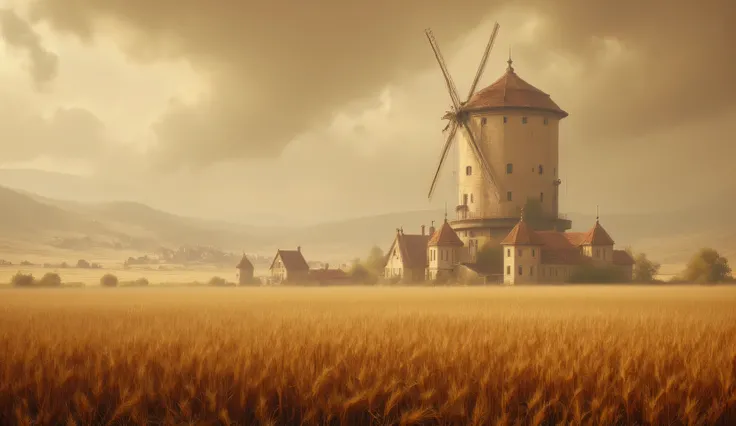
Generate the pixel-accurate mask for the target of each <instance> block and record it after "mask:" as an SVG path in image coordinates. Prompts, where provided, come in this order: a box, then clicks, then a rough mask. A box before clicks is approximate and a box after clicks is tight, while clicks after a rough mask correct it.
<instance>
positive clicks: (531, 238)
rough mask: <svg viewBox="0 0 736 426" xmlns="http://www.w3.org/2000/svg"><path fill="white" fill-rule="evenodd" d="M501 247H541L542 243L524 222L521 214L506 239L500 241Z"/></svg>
mask: <svg viewBox="0 0 736 426" xmlns="http://www.w3.org/2000/svg"><path fill="white" fill-rule="evenodd" d="M501 245H502V246H541V245H544V241H543V240H542V239H541V238H540V237H539V235H537V233H536V232H535V231H534V230H533V229H532V228H531V227H530V226H529V224H528V223H526V221H525V220H524V215H523V214H522V216H521V219H519V223H517V224H516V226H514V229H512V230H511V232H509V234H508V235H507V236H506V238H504V239H503V241H501Z"/></svg>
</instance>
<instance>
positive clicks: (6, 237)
mask: <svg viewBox="0 0 736 426" xmlns="http://www.w3.org/2000/svg"><path fill="white" fill-rule="evenodd" d="M730 196H732V195H731V194H730V193H729V194H724V197H730ZM722 199H723V198H718V199H716V200H713V201H712V202H711V203H710V204H699V205H697V206H695V207H693V208H691V209H683V210H681V211H675V212H666V213H656V214H638V215H610V216H605V217H602V218H601V223H602V224H603V225H604V226H605V227H606V229H608V230H609V232H610V233H611V235H612V236H613V237H614V239H615V240H616V243H617V245H618V246H621V247H625V246H630V247H632V248H633V249H634V250H635V251H645V252H647V253H648V254H649V255H650V257H652V258H654V259H656V260H658V261H660V262H662V263H664V264H681V263H684V262H685V261H686V260H687V258H688V257H689V256H690V255H691V254H692V253H693V252H694V251H695V250H697V249H698V248H700V247H701V246H710V247H714V248H716V249H718V250H719V251H721V252H722V253H723V254H724V255H726V256H730V257H732V258H734V259H736V227H734V226H733V224H732V223H731V218H730V217H729V210H728V209H724V208H722V207H721V206H720V205H719V203H721V204H722V202H721V201H720V200H722ZM0 206H2V207H1V208H0V258H2V256H4V255H5V254H7V253H15V254H18V253H22V252H25V251H29V250H30V249H29V247H44V248H47V249H48V250H60V251H62V252H63V251H65V250H74V251H77V252H94V251H96V250H107V251H110V252H113V253H115V252H117V251H120V252H121V255H120V256H121V258H122V256H123V255H122V252H123V251H125V252H137V253H145V252H150V251H152V250H155V249H156V248H158V247H161V246H166V247H178V246H181V245H205V246H214V247H218V248H221V249H224V250H230V251H234V252H240V251H242V250H244V251H247V252H251V253H259V254H265V255H270V254H271V253H272V252H273V251H274V250H276V249H277V248H291V247H296V246H302V247H303V250H304V252H305V255H306V256H307V257H308V258H310V259H314V260H318V259H319V260H326V261H330V262H345V261H348V260H350V259H352V258H354V257H356V256H362V255H364V254H365V253H367V251H368V249H369V248H370V247H371V246H373V245H379V246H380V247H382V248H384V249H385V248H387V247H388V245H389V244H390V243H391V241H392V239H393V236H394V232H395V229H396V228H397V227H403V228H404V230H405V231H406V232H408V233H415V232H416V233H418V232H419V230H420V226H421V225H422V224H425V225H429V224H430V222H431V221H432V220H435V221H436V223H437V222H439V221H440V220H442V217H443V212H442V211H433V210H427V211H414V212H398V213H389V214H384V215H379V216H370V217H363V218H354V219H349V220H344V221H339V222H329V223H322V224H317V225H312V226H306V227H299V228H296V227H282V228H275V227H258V226H249V225H245V224H236V223H226V222H220V221H212V220H202V219H196V218H188V217H183V216H178V215H175V214H171V213H167V212H163V211H160V210H156V209H153V208H151V207H149V206H146V205H144V204H140V203H134V202H108V203H96V204H93V203H79V202H69V201H61V200H54V199H50V198H46V197H41V196H37V195H34V194H31V193H28V192H21V191H17V190H13V189H9V188H6V187H0ZM569 217H570V219H571V220H572V221H573V229H574V230H585V229H587V228H588V227H590V226H591V225H592V224H593V222H594V220H595V218H594V217H593V216H591V215H580V214H570V215H569Z"/></svg>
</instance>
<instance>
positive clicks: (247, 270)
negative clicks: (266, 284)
mask: <svg viewBox="0 0 736 426" xmlns="http://www.w3.org/2000/svg"><path fill="white" fill-rule="evenodd" d="M235 268H237V269H238V285H252V284H255V283H257V282H258V281H257V280H255V279H254V278H253V272H254V270H255V268H254V267H253V264H252V263H251V261H250V260H249V259H248V257H247V256H246V255H245V253H243V258H242V259H240V262H239V263H238V265H237V266H236V267H235Z"/></svg>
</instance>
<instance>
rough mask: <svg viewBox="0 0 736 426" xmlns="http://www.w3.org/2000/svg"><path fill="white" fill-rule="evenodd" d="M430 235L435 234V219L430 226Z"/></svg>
mask: <svg viewBox="0 0 736 426" xmlns="http://www.w3.org/2000/svg"><path fill="white" fill-rule="evenodd" d="M429 235H434V221H432V225H430V227H429Z"/></svg>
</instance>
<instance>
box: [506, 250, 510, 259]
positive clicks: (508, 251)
mask: <svg viewBox="0 0 736 426" xmlns="http://www.w3.org/2000/svg"><path fill="white" fill-rule="evenodd" d="M506 257H511V249H506Z"/></svg>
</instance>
